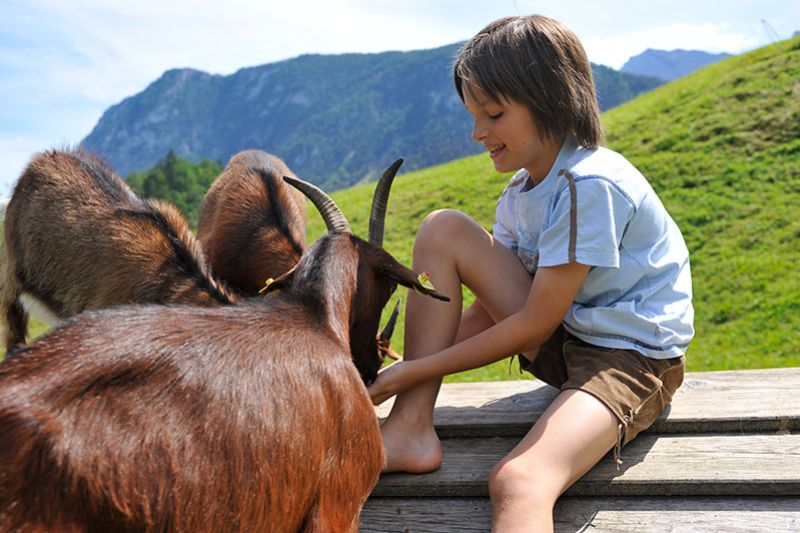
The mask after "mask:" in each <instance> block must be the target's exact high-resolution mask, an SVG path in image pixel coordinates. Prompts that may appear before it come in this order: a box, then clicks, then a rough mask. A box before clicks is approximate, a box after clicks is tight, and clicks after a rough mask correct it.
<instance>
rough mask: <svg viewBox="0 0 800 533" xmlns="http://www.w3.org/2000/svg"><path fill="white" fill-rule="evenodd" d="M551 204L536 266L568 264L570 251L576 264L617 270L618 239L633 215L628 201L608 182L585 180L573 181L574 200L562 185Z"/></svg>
mask: <svg viewBox="0 0 800 533" xmlns="http://www.w3.org/2000/svg"><path fill="white" fill-rule="evenodd" d="M565 179H566V178H565ZM554 201H555V208H554V210H553V211H552V213H551V214H550V217H549V219H548V221H547V222H546V225H545V228H544V229H543V231H542V236H541V239H540V241H539V266H540V267H547V266H555V265H563V264H566V263H569V262H570V260H571V257H570V256H571V254H570V251H571V250H570V248H573V250H572V252H573V253H574V258H575V261H577V262H578V263H582V264H584V265H589V266H597V267H610V268H619V249H620V245H621V242H622V236H623V234H624V233H625V228H626V227H627V225H628V222H629V221H630V219H631V218H632V217H633V214H634V212H635V208H634V204H633V202H632V200H631V199H630V198H629V197H628V196H627V195H626V194H625V193H624V192H623V191H621V190H620V189H619V188H618V187H617V186H616V185H615V184H614V183H612V182H611V181H609V180H607V179H605V178H602V177H594V176H589V177H584V178H578V179H576V180H575V198H574V200H573V198H572V193H571V192H570V188H569V186H568V184H566V183H565V184H564V186H563V187H560V188H559V190H558V191H557V193H556V196H555V198H554ZM573 209H574V210H575V211H576V216H575V217H574V224H575V228H574V230H573V228H572V225H573V220H572V219H573V217H572V216H571V214H572V210H573ZM573 231H574V234H573Z"/></svg>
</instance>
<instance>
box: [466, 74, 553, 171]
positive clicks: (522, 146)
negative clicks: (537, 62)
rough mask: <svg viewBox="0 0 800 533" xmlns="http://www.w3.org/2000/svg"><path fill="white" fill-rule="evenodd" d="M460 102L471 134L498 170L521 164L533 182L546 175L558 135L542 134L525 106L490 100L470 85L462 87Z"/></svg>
mask: <svg viewBox="0 0 800 533" xmlns="http://www.w3.org/2000/svg"><path fill="white" fill-rule="evenodd" d="M464 106H465V107H466V108H467V111H469V113H470V114H471V115H472V118H473V128H472V138H473V139H475V140H476V141H478V142H480V143H481V144H483V145H484V146H485V147H486V149H487V150H488V151H489V156H490V157H491V158H492V161H493V162H494V167H495V169H496V170H497V171H498V172H514V171H517V170H519V169H521V168H524V169H525V170H527V171H528V173H529V174H530V175H531V177H532V178H533V180H534V182H535V183H536V182H539V181H541V180H542V179H544V177H545V176H547V173H548V172H549V171H550V168H551V167H552V166H553V163H554V162H555V159H556V156H557V155H558V151H559V149H560V148H561V142H562V139H559V140H558V141H557V142H552V141H550V140H549V139H545V138H542V136H541V135H540V134H539V128H538V126H537V124H536V121H535V119H534V117H533V116H532V114H531V112H530V110H529V109H528V108H527V106H525V105H524V104H522V103H520V102H516V101H510V100H506V99H502V100H501V101H499V102H498V101H495V100H492V99H491V98H489V96H488V95H486V93H485V92H484V91H482V90H481V89H480V88H478V87H476V86H474V85H472V86H470V88H469V90H467V91H464Z"/></svg>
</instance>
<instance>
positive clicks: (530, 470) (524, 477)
mask: <svg viewBox="0 0 800 533" xmlns="http://www.w3.org/2000/svg"><path fill="white" fill-rule="evenodd" d="M552 485H553V484H552V483H550V482H549V479H548V474H547V470H546V469H544V468H536V466H535V465H534V464H531V463H529V462H522V461H515V460H514V459H503V460H502V461H500V462H499V463H497V464H496V465H495V466H494V468H492V470H491V472H490V473H489V496H490V497H491V499H492V501H495V502H500V501H508V500H518V501H519V500H525V501H526V502H527V504H528V505H530V506H531V507H551V506H552V505H554V504H555V501H556V499H557V498H558V496H559V491H558V490H556V489H555V488H553V487H552Z"/></svg>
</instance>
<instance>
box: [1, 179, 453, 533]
mask: <svg viewBox="0 0 800 533" xmlns="http://www.w3.org/2000/svg"><path fill="white" fill-rule="evenodd" d="M392 178H393V176H388V178H387V174H386V173H385V174H384V176H383V177H382V179H381V183H380V184H379V187H378V189H377V191H376V194H375V198H374V202H373V214H375V213H376V212H377V216H374V217H372V219H371V222H370V240H371V241H372V242H365V241H363V240H361V239H359V238H358V237H355V236H354V235H352V234H351V232H350V229H349V225H348V224H347V221H346V219H345V218H344V216H343V215H342V214H341V212H340V211H338V208H337V207H336V205H335V204H334V203H333V202H332V201H331V200H330V199H329V198H327V197H326V196H324V193H322V192H321V191H319V190H318V189H316V188H314V186H312V185H310V184H304V185H303V186H304V187H305V188H306V189H307V190H310V191H314V192H315V193H319V194H318V195H317V196H314V197H312V201H313V202H314V203H315V205H317V206H318V208H319V209H320V211H321V212H322V214H323V219H324V220H325V221H326V226H327V227H328V233H327V234H326V235H324V236H323V237H321V238H320V239H318V240H317V241H316V242H315V243H314V244H313V245H312V246H310V247H309V248H308V250H306V252H305V253H304V254H303V256H302V257H301V259H300V261H299V262H298V264H297V265H296V266H295V267H294V268H293V269H292V270H291V271H290V272H288V273H286V274H284V275H283V276H281V277H280V278H278V279H277V280H276V281H275V282H274V283H272V284H271V285H270V286H269V287H268V294H267V296H266V297H265V298H264V301H263V302H259V303H256V302H253V301H251V300H247V301H244V302H241V303H240V304H238V305H234V306H221V307H214V308H200V307H193V306H174V305H167V306H156V305H140V306H123V307H117V308H113V309H106V310H101V311H92V312H86V313H83V314H81V315H79V316H77V317H73V318H71V319H69V320H67V321H65V322H63V323H61V324H60V325H59V326H57V327H56V328H55V329H53V330H52V331H51V332H50V333H48V334H47V335H45V336H44V337H42V338H41V339H39V340H37V341H35V342H33V343H31V344H29V345H28V346H25V347H22V348H20V349H19V350H18V352H17V353H16V354H15V356H14V357H11V358H9V359H7V360H6V361H4V362H3V363H0V427H2V428H3V430H2V432H0V531H20V532H32V531H43V530H48V531H75V532H78V531H122V532H125V531H146V532H151V531H152V532H155V531H166V530H169V531H176V532H189V531H191V532H212V531H213V532H221V531H268V532H278V531H280V532H284V531H285V532H295V531H324V532H339V531H356V530H357V528H358V521H359V514H360V509H361V507H362V505H363V503H364V501H365V500H366V498H367V496H368V495H369V492H370V491H371V490H372V487H373V486H374V485H375V483H376V482H377V479H378V476H379V475H380V468H381V465H382V464H383V447H382V442H381V435H380V428H379V426H378V421H377V417H376V415H375V412H374V409H373V407H372V402H371V401H370V398H369V394H368V393H367V390H366V388H365V387H364V383H363V382H362V381H363V376H364V372H365V371H364V370H362V371H361V375H362V377H361V378H360V376H359V372H358V371H357V369H356V368H355V367H354V365H353V363H352V362H351V354H352V356H353V357H368V358H371V359H372V360H376V361H379V360H380V357H381V356H380V353H379V350H378V346H377V342H376V336H375V333H376V331H377V328H378V321H379V320H380V311H381V309H382V308H383V306H384V305H385V304H386V302H387V301H388V299H389V298H390V295H391V293H392V292H393V291H394V289H395V287H396V285H397V284H400V285H403V286H406V287H410V288H413V289H414V290H416V291H417V292H420V293H421V294H426V295H429V296H432V297H434V298H438V299H442V300H447V297H445V296H443V295H441V294H439V293H437V292H436V291H435V290H434V289H432V288H430V287H426V286H425V285H423V284H422V283H421V282H420V281H419V280H418V279H417V276H416V274H415V273H414V272H413V271H412V270H411V269H409V268H407V267H405V266H403V265H401V264H400V263H398V262H397V261H396V260H395V259H394V258H393V257H392V256H391V255H390V254H389V253H388V252H386V251H384V250H383V248H382V247H381V246H380V244H379V243H380V242H381V239H382V230H381V233H380V234H378V233H376V231H377V230H378V229H380V228H382V224H383V220H382V217H383V216H384V215H385V197H384V198H380V197H379V195H381V194H388V187H386V186H385V185H386V184H387V183H388V184H391V179H392ZM381 206H383V214H381V213H380V211H381V209H382V207H381ZM365 368H371V367H365ZM370 372H371V371H370ZM367 377H369V376H367ZM372 377H373V378H374V375H373V376H372Z"/></svg>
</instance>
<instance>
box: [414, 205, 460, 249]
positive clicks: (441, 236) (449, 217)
mask: <svg viewBox="0 0 800 533" xmlns="http://www.w3.org/2000/svg"><path fill="white" fill-rule="evenodd" d="M470 221H471V219H470V218H469V216H467V215H466V214H465V213H463V212H461V211H459V210H457V209H437V210H436V211H433V212H431V213H430V214H428V216H427V217H425V220H423V221H422V224H421V225H420V227H419V230H418V231H417V239H416V245H417V246H419V245H424V246H430V245H446V244H447V243H450V242H452V239H454V238H456V237H458V235H459V234H460V233H462V232H463V231H464V228H466V225H467V224H469V223H470Z"/></svg>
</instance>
